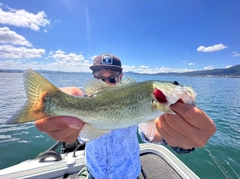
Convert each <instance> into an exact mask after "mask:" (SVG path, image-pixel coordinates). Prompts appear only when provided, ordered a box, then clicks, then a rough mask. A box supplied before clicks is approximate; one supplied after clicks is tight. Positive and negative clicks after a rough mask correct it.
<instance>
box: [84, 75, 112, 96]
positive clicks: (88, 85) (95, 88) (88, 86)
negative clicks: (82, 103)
mask: <svg viewBox="0 0 240 179" xmlns="http://www.w3.org/2000/svg"><path fill="white" fill-rule="evenodd" d="M109 87H111V86H109V85H108V84H107V83H105V82H103V81H102V80H98V79H96V78H91V79H89V80H87V81H86V82H85V84H84V88H83V89H84V92H85V94H86V95H88V96H92V95H93V94H95V93H97V92H99V91H102V90H104V89H106V88H109Z"/></svg>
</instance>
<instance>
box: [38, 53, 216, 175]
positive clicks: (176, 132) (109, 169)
mask: <svg viewBox="0 0 240 179" xmlns="http://www.w3.org/2000/svg"><path fill="white" fill-rule="evenodd" d="M90 69H91V70H92V73H93V76H94V78H97V79H99V80H103V81H105V82H106V83H107V84H109V85H110V86H115V85H117V84H118V83H120V82H121V80H122V76H123V74H122V66H121V61H120V59H119V58H117V57H116V56H113V55H111V54H103V55H99V56H97V57H96V58H95V59H94V63H93V65H92V66H91V67H90ZM61 90H62V91H63V92H65V93H68V94H71V95H76V96H82V95H83V93H82V91H81V90H80V89H78V88H76V87H67V88H62V89H61ZM116 95H117V94H116ZM171 109H172V110H173V111H174V112H175V113H176V115H173V114H163V115H161V116H160V117H158V118H156V119H155V124H156V131H155V135H154V137H153V139H152V140H150V134H149V132H148V131H147V130H144V129H142V130H141V131H140V136H141V137H142V140H143V141H148V142H160V143H161V142H165V141H166V142H167V143H168V144H169V145H170V146H173V147H177V149H181V151H185V149H186V151H190V150H191V149H192V148H194V147H203V146H204V145H205V144H206V143H207V141H208V139H209V138H210V137H211V136H212V135H213V134H214V133H215V131H216V127H215V125H214V123H213V121H212V120H211V118H209V116H207V115H206V114H205V113H204V112H203V111H202V110H200V109H199V108H197V107H195V106H190V105H187V104H183V103H180V102H177V103H176V104H174V105H171ZM35 125H36V127H37V128H38V130H40V131H42V132H46V133H47V134H48V135H50V136H51V137H52V138H54V139H55V140H61V141H64V142H67V143H72V142H74V141H75V140H76V138H78V136H79V132H80V130H81V128H82V126H83V125H84V123H83V122H82V121H81V120H79V119H76V118H72V117H67V116H61V117H53V118H48V119H41V120H38V121H36V122H35ZM140 125H141V124H140ZM137 131H138V126H132V127H128V128H124V129H118V130H113V131H111V132H110V133H107V134H105V135H103V136H101V137H99V138H97V139H95V140H93V141H91V142H89V143H87V145H86V166H87V167H88V170H89V171H90V172H91V173H92V175H93V176H94V178H137V176H138V175H139V174H140V160H139V145H138V139H137ZM163 139H164V140H163ZM80 140H81V139H80ZM149 140H150V141H149ZM188 149H190V150H188Z"/></svg>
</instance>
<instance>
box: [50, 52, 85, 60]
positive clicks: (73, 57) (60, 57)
mask: <svg viewBox="0 0 240 179" xmlns="http://www.w3.org/2000/svg"><path fill="white" fill-rule="evenodd" d="M49 55H51V57H52V58H54V59H55V60H57V61H75V62H78V61H84V57H83V55H81V54H79V55H78V54H75V53H69V54H65V52H64V51H61V50H58V51H56V52H52V51H51V52H50V53H49Z"/></svg>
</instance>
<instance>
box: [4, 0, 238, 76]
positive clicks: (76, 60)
mask: <svg viewBox="0 0 240 179" xmlns="http://www.w3.org/2000/svg"><path fill="white" fill-rule="evenodd" d="M104 53H111V54H113V55H115V56H117V57H119V58H120V59H121V61H122V65H123V69H124V70H123V71H124V72H127V71H133V72H138V73H151V74H152V73H160V72H186V71H193V70H206V69H216V68H228V67H230V66H233V65H237V64H240V1H239V0H221V1H219V0H211V1H209V0H42V1H37V0H22V1H19V0H0V69H22V70H25V69H28V68H31V69H33V70H54V71H68V72H90V69H89V66H91V64H92V63H93V59H94V57H95V56H96V55H100V54H104Z"/></svg>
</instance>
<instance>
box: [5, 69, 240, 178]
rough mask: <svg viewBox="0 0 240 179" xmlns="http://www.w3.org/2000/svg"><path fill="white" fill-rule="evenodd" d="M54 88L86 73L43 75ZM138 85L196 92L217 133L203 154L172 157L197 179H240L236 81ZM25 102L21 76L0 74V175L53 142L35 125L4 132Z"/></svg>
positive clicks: (75, 82) (79, 80)
mask: <svg viewBox="0 0 240 179" xmlns="http://www.w3.org/2000/svg"><path fill="white" fill-rule="evenodd" d="M43 76H45V77H46V78H47V79H49V80H50V81H51V82H52V83H53V84H55V85H56V86H58V87H63V86H78V87H81V86H83V83H84V81H85V80H86V79H88V78H90V77H91V74H90V73H89V74H88V73H84V74H83V73H54V74H43ZM128 76H131V77H133V78H135V79H136V80H137V81H144V80H150V79H151V80H154V79H157V80H167V81H178V82H179V83H181V84H184V85H190V86H192V87H193V89H194V90H195V91H196V92H197V94H198V95H197V106H198V107H200V108H201V109H203V110H204V111H205V112H206V113H207V114H208V115H209V116H210V117H211V118H212V119H213V120H214V122H215V124H216V126H217V132H216V133H215V134H214V136H212V137H211V139H210V140H209V142H208V143H207V145H206V146H205V147H204V148H199V149H196V150H195V152H193V153H191V154H187V155H176V156H177V157H178V158H179V159H180V160H181V161H183V162H184V163H185V164H186V165H187V166H188V167H189V168H190V169H191V170H192V171H193V172H195V173H196V174H197V175H198V176H199V177H200V178H239V176H240V79H239V78H202V77H183V76H157V75H140V74H131V75H130V74H129V75H128ZM25 100H26V97H25V91H24V86H23V82H22V74H21V73H0V124H1V125H0V149H1V152H0V169H3V168H5V167H9V166H11V165H13V164H17V163H19V162H21V161H24V160H27V159H33V158H35V157H36V156H37V155H38V154H39V153H40V152H42V151H45V150H46V149H48V148H49V147H50V146H51V145H53V144H54V143H55V142H56V141H54V140H53V139H51V138H50V137H48V136H47V135H46V134H44V133H41V132H39V131H38V130H37V129H36V128H35V126H34V124H33V123H25V124H21V125H12V126H6V125H3V121H5V120H7V119H8V118H9V117H10V116H11V115H12V114H13V113H14V112H15V111H16V109H18V108H19V107H20V106H21V105H22V104H23V103H24V101H25Z"/></svg>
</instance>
